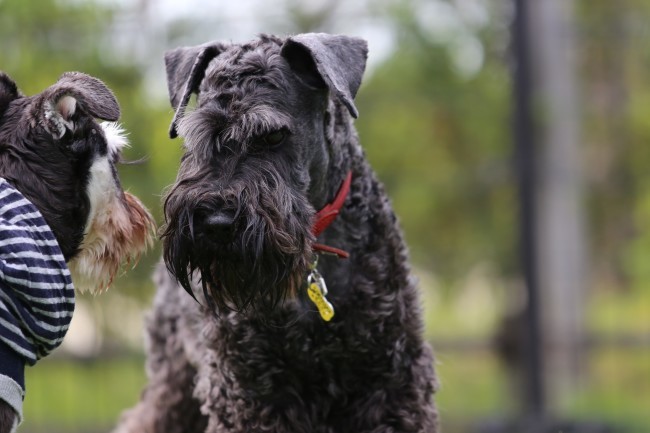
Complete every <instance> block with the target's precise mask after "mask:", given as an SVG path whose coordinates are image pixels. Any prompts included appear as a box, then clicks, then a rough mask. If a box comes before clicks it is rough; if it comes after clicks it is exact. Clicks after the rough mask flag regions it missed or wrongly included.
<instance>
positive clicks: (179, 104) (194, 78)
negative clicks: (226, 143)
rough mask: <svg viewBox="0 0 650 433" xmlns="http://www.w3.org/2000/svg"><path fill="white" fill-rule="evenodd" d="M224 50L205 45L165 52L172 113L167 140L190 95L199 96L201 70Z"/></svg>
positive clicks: (220, 46) (216, 44)
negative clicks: (172, 117) (196, 94)
mask: <svg viewBox="0 0 650 433" xmlns="http://www.w3.org/2000/svg"><path fill="white" fill-rule="evenodd" d="M225 48H226V45H225V44H222V43H220V42H209V43H207V44H203V45H199V46H196V47H181V48H176V49H173V50H169V51H166V52H165V69H166V71H167V88H168V90H169V100H170V102H171V104H172V108H173V109H174V111H175V113H174V119H173V120H172V124H171V126H170V127H169V136H170V137H171V138H176V137H177V136H178V133H177V131H176V126H177V124H178V121H179V120H180V118H181V117H182V116H183V113H184V112H185V107H187V103H188V102H189V101H190V97H191V96H192V93H198V92H199V86H200V85H201V81H202V80H203V77H204V76H205V70H206V68H207V67H208V64H209V63H210V61H211V60H212V59H214V58H215V57H217V56H218V55H219V54H221V52H223V51H224V50H225Z"/></svg>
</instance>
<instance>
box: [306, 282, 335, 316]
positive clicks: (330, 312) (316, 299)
mask: <svg viewBox="0 0 650 433" xmlns="http://www.w3.org/2000/svg"><path fill="white" fill-rule="evenodd" d="M307 294H308V295H309V299H311V301H312V302H313V303H314V305H316V308H318V313H319V314H320V316H321V317H322V318H323V320H324V321H326V322H329V321H330V320H331V319H332V317H334V307H333V306H332V304H330V302H329V301H328V300H327V298H325V295H324V294H323V291H322V290H321V287H320V285H319V284H318V283H317V282H313V283H311V284H310V285H309V287H308V288H307Z"/></svg>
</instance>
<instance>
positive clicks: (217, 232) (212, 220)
mask: <svg viewBox="0 0 650 433" xmlns="http://www.w3.org/2000/svg"><path fill="white" fill-rule="evenodd" d="M234 223H235V212H234V211H231V210H218V211H215V212H212V213H210V214H207V215H205V217H204V218H202V221H201V225H202V226H203V227H202V228H203V232H204V233H205V234H206V235H208V236H215V237H224V236H227V235H229V234H231V232H232V229H233V226H234Z"/></svg>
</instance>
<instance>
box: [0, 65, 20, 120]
mask: <svg viewBox="0 0 650 433" xmlns="http://www.w3.org/2000/svg"><path fill="white" fill-rule="evenodd" d="M20 96H21V95H20V92H19V91H18V86H16V83H15V82H14V80H12V79H11V78H9V75H7V74H5V73H4V72H2V71H0V118H1V117H2V116H3V114H4V113H5V111H6V110H7V107H8V106H9V103H10V102H11V101H13V100H14V99H18V98H19V97H20Z"/></svg>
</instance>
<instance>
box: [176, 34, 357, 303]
mask: <svg viewBox="0 0 650 433" xmlns="http://www.w3.org/2000/svg"><path fill="white" fill-rule="evenodd" d="M366 53H367V48H366V43H365V41H363V40H361V39H357V38H350V37H345V36H333V35H326V34H303V35H298V36H294V37H291V38H288V39H280V38H276V37H271V36H261V37H260V38H259V39H258V40H255V41H253V42H250V43H247V44H237V45H234V44H223V43H208V44H205V45H201V46H197V47H189V48H178V49H175V50H172V51H169V52H167V53H166V55H165V62H166V66H167V79H168V87H169V93H170V99H171V103H172V106H173V107H174V108H175V109H176V114H175V116H174V120H173V122H172V126H171V131H170V135H171V136H172V138H173V137H175V136H176V135H177V131H178V133H179V134H180V135H181V136H182V137H183V138H184V139H185V154H184V156H183V158H182V161H181V166H180V169H179V173H178V178H177V180H176V183H175V184H174V185H173V186H172V187H171V189H170V190H169V191H168V193H167V196H166V198H165V219H166V227H165V230H164V233H163V240H164V257H165V261H166V263H167V266H168V268H169V269H170V271H171V272H172V273H173V274H174V275H175V277H176V278H177V279H178V280H179V282H180V283H181V285H183V287H185V289H186V290H188V291H189V290H191V289H190V283H191V279H192V274H193V272H194V271H195V270H198V271H199V272H200V276H201V280H202V283H203V290H204V292H205V294H206V297H207V298H208V300H209V301H210V302H214V303H215V304H216V306H217V307H218V308H231V309H232V308H234V309H238V310H241V309H244V308H245V307H247V306H249V305H252V306H253V307H255V308H267V307H273V306H274V305H276V304H277V303H278V302H279V301H280V300H282V299H284V298H285V297H287V296H291V295H292V294H294V293H295V291H296V290H297V289H298V285H299V284H300V283H301V281H302V279H303V278H305V275H306V272H307V270H308V266H309V264H310V260H311V257H312V241H313V240H314V239H313V235H312V225H313V218H314V213H315V209H318V208H320V207H321V206H323V205H324V204H325V203H326V202H327V201H328V200H330V199H331V198H332V197H331V193H332V190H334V191H335V188H337V187H338V186H339V185H340V184H341V182H342V176H341V173H340V172H336V171H332V169H331V166H333V165H334V162H333V160H336V159H337V158H339V157H338V156H337V151H338V149H337V148H336V144H335V143H333V141H335V140H332V136H333V135H335V134H337V131H333V130H334V129H336V126H335V124H339V125H340V127H341V128H343V129H344V128H345V126H344V125H342V124H341V121H340V118H341V117H345V118H348V119H349V116H350V114H352V115H353V116H355V117H356V114H357V112H356V108H355V106H354V103H353V97H354V95H355V94H356V91H357V89H358V88H359V85H360V84H361V76H362V74H363V71H364V68H365V60H366ZM193 93H196V94H197V103H196V108H195V109H194V110H193V111H191V112H189V113H187V114H185V108H186V105H187V103H188V101H189V99H190V97H191V95H192V94H193ZM341 107H345V108H341ZM335 117H338V119H335ZM344 122H348V123H349V120H345V121H344Z"/></svg>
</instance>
